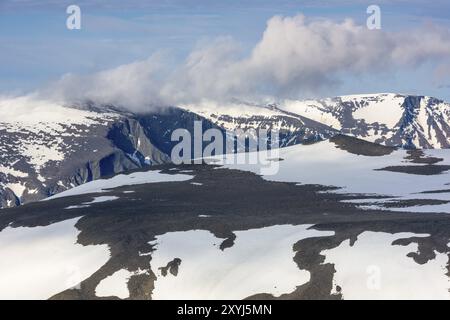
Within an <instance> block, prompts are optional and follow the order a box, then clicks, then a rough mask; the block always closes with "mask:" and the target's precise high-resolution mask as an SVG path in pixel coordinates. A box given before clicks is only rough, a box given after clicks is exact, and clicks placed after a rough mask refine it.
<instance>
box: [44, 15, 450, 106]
mask: <svg viewBox="0 0 450 320" xmlns="http://www.w3.org/2000/svg"><path fill="white" fill-rule="evenodd" d="M439 61H441V62H442V63H448V62H449V61H450V31H449V30H447V29H441V28H437V27H435V26H424V27H422V28H420V29H417V30H413V31H412V30H408V31H402V32H386V31H383V30H368V29H367V28H366V26H365V25H357V24H355V22H353V21H352V20H345V21H343V22H335V21H333V20H327V19H321V20H309V19H307V18H306V17H304V16H303V15H297V16H294V17H282V16H275V17H273V18H271V19H270V20H269V21H268V23H267V27H266V30H265V31H264V33H263V35H262V38H261V39H260V41H259V42H258V43H257V44H256V45H255V47H254V48H253V49H252V50H251V52H250V53H249V54H248V55H243V53H242V51H241V50H240V47H239V44H237V43H236V42H234V41H233V40H232V39H230V38H221V39H217V40H216V41H214V42H212V43H210V44H208V45H207V46H203V47H199V48H197V49H195V50H193V51H192V52H191V53H190V54H189V56H188V57H187V58H186V59H185V61H183V63H181V64H178V65H174V64H173V62H172V61H170V60H168V59H167V58H166V57H165V55H164V54H162V53H157V54H154V55H152V56H150V57H149V58H148V59H146V60H144V61H138V62H134V63H131V64H127V65H122V66H119V67H117V68H114V69H111V70H105V71H102V72H99V73H96V74H93V75H87V76H86V75H85V76H80V75H73V74H69V75H65V76H64V77H63V78H62V79H61V80H60V81H58V82H56V83H54V84H52V85H51V86H50V87H48V88H46V89H43V90H41V91H40V92H39V94H40V95H44V96H46V97H50V98H52V99H57V100H63V101H66V102H71V101H79V100H84V99H89V100H92V101H95V102H98V103H106V104H115V105H120V106H123V107H125V108H129V109H131V110H133V111H146V110H149V108H155V107H161V106H167V105H179V104H188V103H196V102H198V101H201V100H205V99H209V100H216V101H223V100H229V99H252V100H258V99H264V98H267V97H275V98H286V97H289V98H299V97H302V96H305V95H314V94H316V93H318V92H323V91H324V90H326V89H327V88H329V87H330V86H334V85H336V84H338V83H339V82H340V81H341V80H342V79H343V78H345V76H348V75H350V76H351V75H360V74H370V73H379V72H395V70H396V69H399V68H415V67H417V66H419V65H421V64H424V63H427V62H433V63H436V62H439Z"/></svg>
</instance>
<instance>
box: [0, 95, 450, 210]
mask: <svg viewBox="0 0 450 320" xmlns="http://www.w3.org/2000/svg"><path fill="white" fill-rule="evenodd" d="M449 117H450V105H449V104H448V103H445V102H444V101H441V100H438V99H435V98H432V97H425V96H410V95H400V94H391V93H386V94H384V93H383V94H368V95H351V96H341V97H335V98H329V99H322V100H302V101H294V100H284V101H279V102H277V103H271V104H267V105H256V104H250V103H244V102H239V101H236V102H233V103H228V104H218V103H212V102H203V103H198V104H195V105H181V106H178V107H171V108H165V109H164V110H160V111H158V112H148V113H133V112H130V111H127V110H125V109H123V108H118V107H117V106H111V105H101V106H99V105H96V104H94V103H89V102H86V103H82V104H79V105H70V106H64V105H60V104H55V103H52V102H48V101H42V100H37V99H32V98H30V97H19V98H10V99H3V100H0V135H1V139H0V151H1V153H0V208H6V207H14V206H18V205H20V204H23V203H27V202H30V201H36V200H41V199H43V198H46V197H49V196H52V195H54V194H57V193H60V192H62V191H65V190H68V189H70V188H73V187H75V186H78V185H81V184H83V183H86V182H88V181H92V180H96V179H99V178H104V177H109V176H112V175H114V174H116V173H119V172H122V171H126V170H130V169H137V168H141V167H145V166H150V165H158V164H164V163H168V162H170V152H171V149H172V147H173V146H174V144H175V143H176V142H173V141H171V134H172V132H173V131H174V130H175V129H178V128H184V129H187V130H189V131H190V132H193V127H194V125H193V124H194V121H196V120H201V121H202V123H203V130H206V129H208V128H216V129H219V130H221V131H225V130H234V129H237V128H241V129H244V130H245V129H248V128H254V129H256V130H258V129H268V130H277V131H279V132H280V138H281V140H280V146H281V147H286V146H290V145H295V144H306V143H308V144H309V143H314V142H317V141H322V140H326V139H328V138H331V137H333V136H336V135H337V134H344V135H350V136H353V137H356V138H359V139H363V140H367V141H370V142H374V143H377V144H380V145H385V146H392V147H399V148H405V149H441V148H448V147H449V146H450V138H449V137H450V126H449V125H448V123H449V121H448V120H449Z"/></svg>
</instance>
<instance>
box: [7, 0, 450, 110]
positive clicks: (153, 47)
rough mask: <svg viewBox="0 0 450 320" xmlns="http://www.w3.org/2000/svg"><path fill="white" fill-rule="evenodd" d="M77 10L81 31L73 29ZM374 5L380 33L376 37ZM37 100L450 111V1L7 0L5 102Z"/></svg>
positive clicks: (139, 104) (140, 104)
mask: <svg viewBox="0 0 450 320" xmlns="http://www.w3.org/2000/svg"><path fill="white" fill-rule="evenodd" d="M72 4H74V5H78V6H79V7H80V9H81V29H80V30H69V29H68V28H67V27H66V20H67V18H68V16H69V15H68V14H67V13H66V8H67V6H68V5H72ZM371 4H375V5H378V6H379V7H380V9H381V29H380V30H368V29H367V27H366V19H367V18H368V16H369V14H367V12H366V9H367V7H368V6H369V5H371ZM348 19H351V20H352V22H349V20H348ZM30 92H39V93H40V94H42V95H47V96H52V97H53V98H57V99H83V98H86V99H93V100H95V99H97V100H100V101H102V102H107V103H114V102H117V103H121V104H129V105H135V106H143V105H157V104H178V103H191V102H195V101H198V100H200V99H203V98H208V99H232V98H233V99H234V98H237V99H255V100H257V99H268V97H269V98H270V97H271V98H299V99H300V98H315V97H328V96H337V95H347V94H357V93H372V92H398V93H405V94H418V95H430V96H434V97H437V98H441V99H444V100H447V101H450V1H444V0H436V1H425V0H424V1H422V0H409V1H404V0H397V1H394V0H379V1H375V0H372V1H364V0H343V1H325V0H315V1H314V0H309V1H293V0H279V1H273V0H272V1H266V0H247V1H246V0H241V1H237V0H226V1H225V0H222V1H216V0H208V1H207V0H170V1H169V0H166V1H163V0H159V1H137V0H129V1H121V0H109V1H100V0H92V1H85V0H78V1H77V0H71V1H64V0H62V1H56V0H40V1H37V0H36V1H35V0H0V94H1V95H21V94H28V93H30Z"/></svg>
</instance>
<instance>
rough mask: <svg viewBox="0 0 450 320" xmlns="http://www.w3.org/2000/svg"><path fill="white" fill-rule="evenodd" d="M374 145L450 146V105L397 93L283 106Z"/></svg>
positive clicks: (427, 147)
mask: <svg viewBox="0 0 450 320" xmlns="http://www.w3.org/2000/svg"><path fill="white" fill-rule="evenodd" d="M279 107H280V108H281V109H283V110H285V111H289V112H292V113H295V114H298V115H301V116H304V117H307V118H310V119H313V120H315V121H318V122H320V123H323V124H325V125H328V126H331V127H332V128H334V129H337V130H339V131H340V132H341V133H343V134H347V135H352V136H355V137H358V138H361V139H365V140H368V141H371V142H375V143H379V144H384V145H388V146H402V147H405V148H419V149H440V148H449V147H450V125H449V120H450V104H448V103H445V102H443V101H442V100H438V99H435V98H432V97H426V96H410V95H400V94H393V93H381V94H367V95H351V96H341V97H336V98H330V99H323V100H305V101H293V100H288V101H284V102H283V103H280V106H279Z"/></svg>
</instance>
